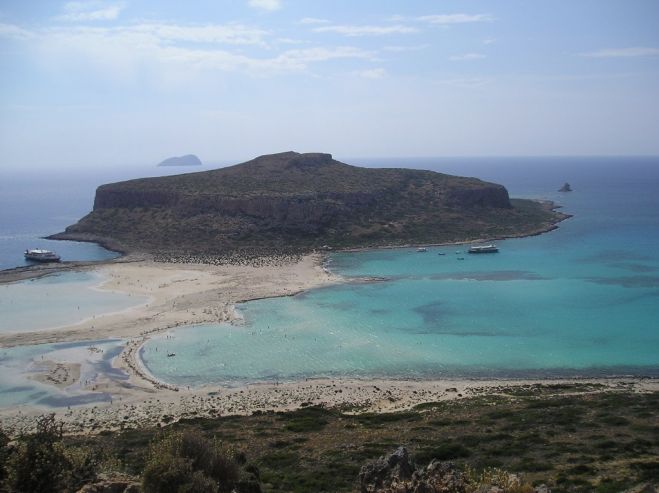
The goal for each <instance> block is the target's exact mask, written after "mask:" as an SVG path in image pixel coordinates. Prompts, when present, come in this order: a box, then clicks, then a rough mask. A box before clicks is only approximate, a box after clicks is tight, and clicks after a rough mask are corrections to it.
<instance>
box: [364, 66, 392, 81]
mask: <svg viewBox="0 0 659 493" xmlns="http://www.w3.org/2000/svg"><path fill="white" fill-rule="evenodd" d="M357 75H359V76H360V77H364V78H365V79H382V78H383V77H385V76H386V75H387V71H386V70H385V69H383V68H372V69H367V70H361V71H359V72H357Z"/></svg>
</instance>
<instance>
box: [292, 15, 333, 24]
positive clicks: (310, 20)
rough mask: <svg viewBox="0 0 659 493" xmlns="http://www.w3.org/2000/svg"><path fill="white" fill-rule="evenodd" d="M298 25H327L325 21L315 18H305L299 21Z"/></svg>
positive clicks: (327, 22)
mask: <svg viewBox="0 0 659 493" xmlns="http://www.w3.org/2000/svg"><path fill="white" fill-rule="evenodd" d="M299 23H300V24H329V21H328V20H327V19H318V18H316V17H305V18H303V19H300V20H299Z"/></svg>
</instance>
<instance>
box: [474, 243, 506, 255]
mask: <svg viewBox="0 0 659 493" xmlns="http://www.w3.org/2000/svg"><path fill="white" fill-rule="evenodd" d="M498 251H499V249H498V248H497V246H496V245H495V244H493V243H490V244H489V245H477V246H472V247H469V250H467V252H468V253H496V252H498Z"/></svg>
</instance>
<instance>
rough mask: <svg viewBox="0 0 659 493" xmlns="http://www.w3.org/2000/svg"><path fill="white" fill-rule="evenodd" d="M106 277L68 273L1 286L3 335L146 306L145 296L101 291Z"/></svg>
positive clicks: (0, 305)
mask: <svg viewBox="0 0 659 493" xmlns="http://www.w3.org/2000/svg"><path fill="white" fill-rule="evenodd" d="M102 281H103V276H102V275H100V274H97V273H93V272H64V273H60V274H54V275H49V276H46V277H42V278H40V279H31V280H26V281H20V282H15V283H10V284H2V285H0V313H2V316H1V317H0V334H5V333H18V332H29V331H37V330H46V329H50V328H54V327H58V326H62V325H70V324H75V323H78V322H80V321H82V320H84V319H87V318H91V317H97V316H99V315H102V314H104V313H110V312H116V311H120V310H125V309H127V308H130V307H132V306H137V305H140V304H143V303H146V301H147V298H146V297H143V296H131V295H129V294H125V293H118V292H112V291H104V290H99V289H97V288H96V287H97V286H98V285H99V284H100V283H101V282H102Z"/></svg>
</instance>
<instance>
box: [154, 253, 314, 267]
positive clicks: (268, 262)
mask: <svg viewBox="0 0 659 493" xmlns="http://www.w3.org/2000/svg"><path fill="white" fill-rule="evenodd" d="M301 259H302V253H295V252H291V251H287V250H270V251H267V252H263V251H253V252H252V251H245V250H235V251H229V252H226V253H222V254H186V253H180V254H177V253H158V254H155V255H154V256H153V260H154V261H155V262H163V263H170V264H207V265H243V266H251V267H279V266H282V265H289V264H294V263H297V262H299V261H300V260H301Z"/></svg>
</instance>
